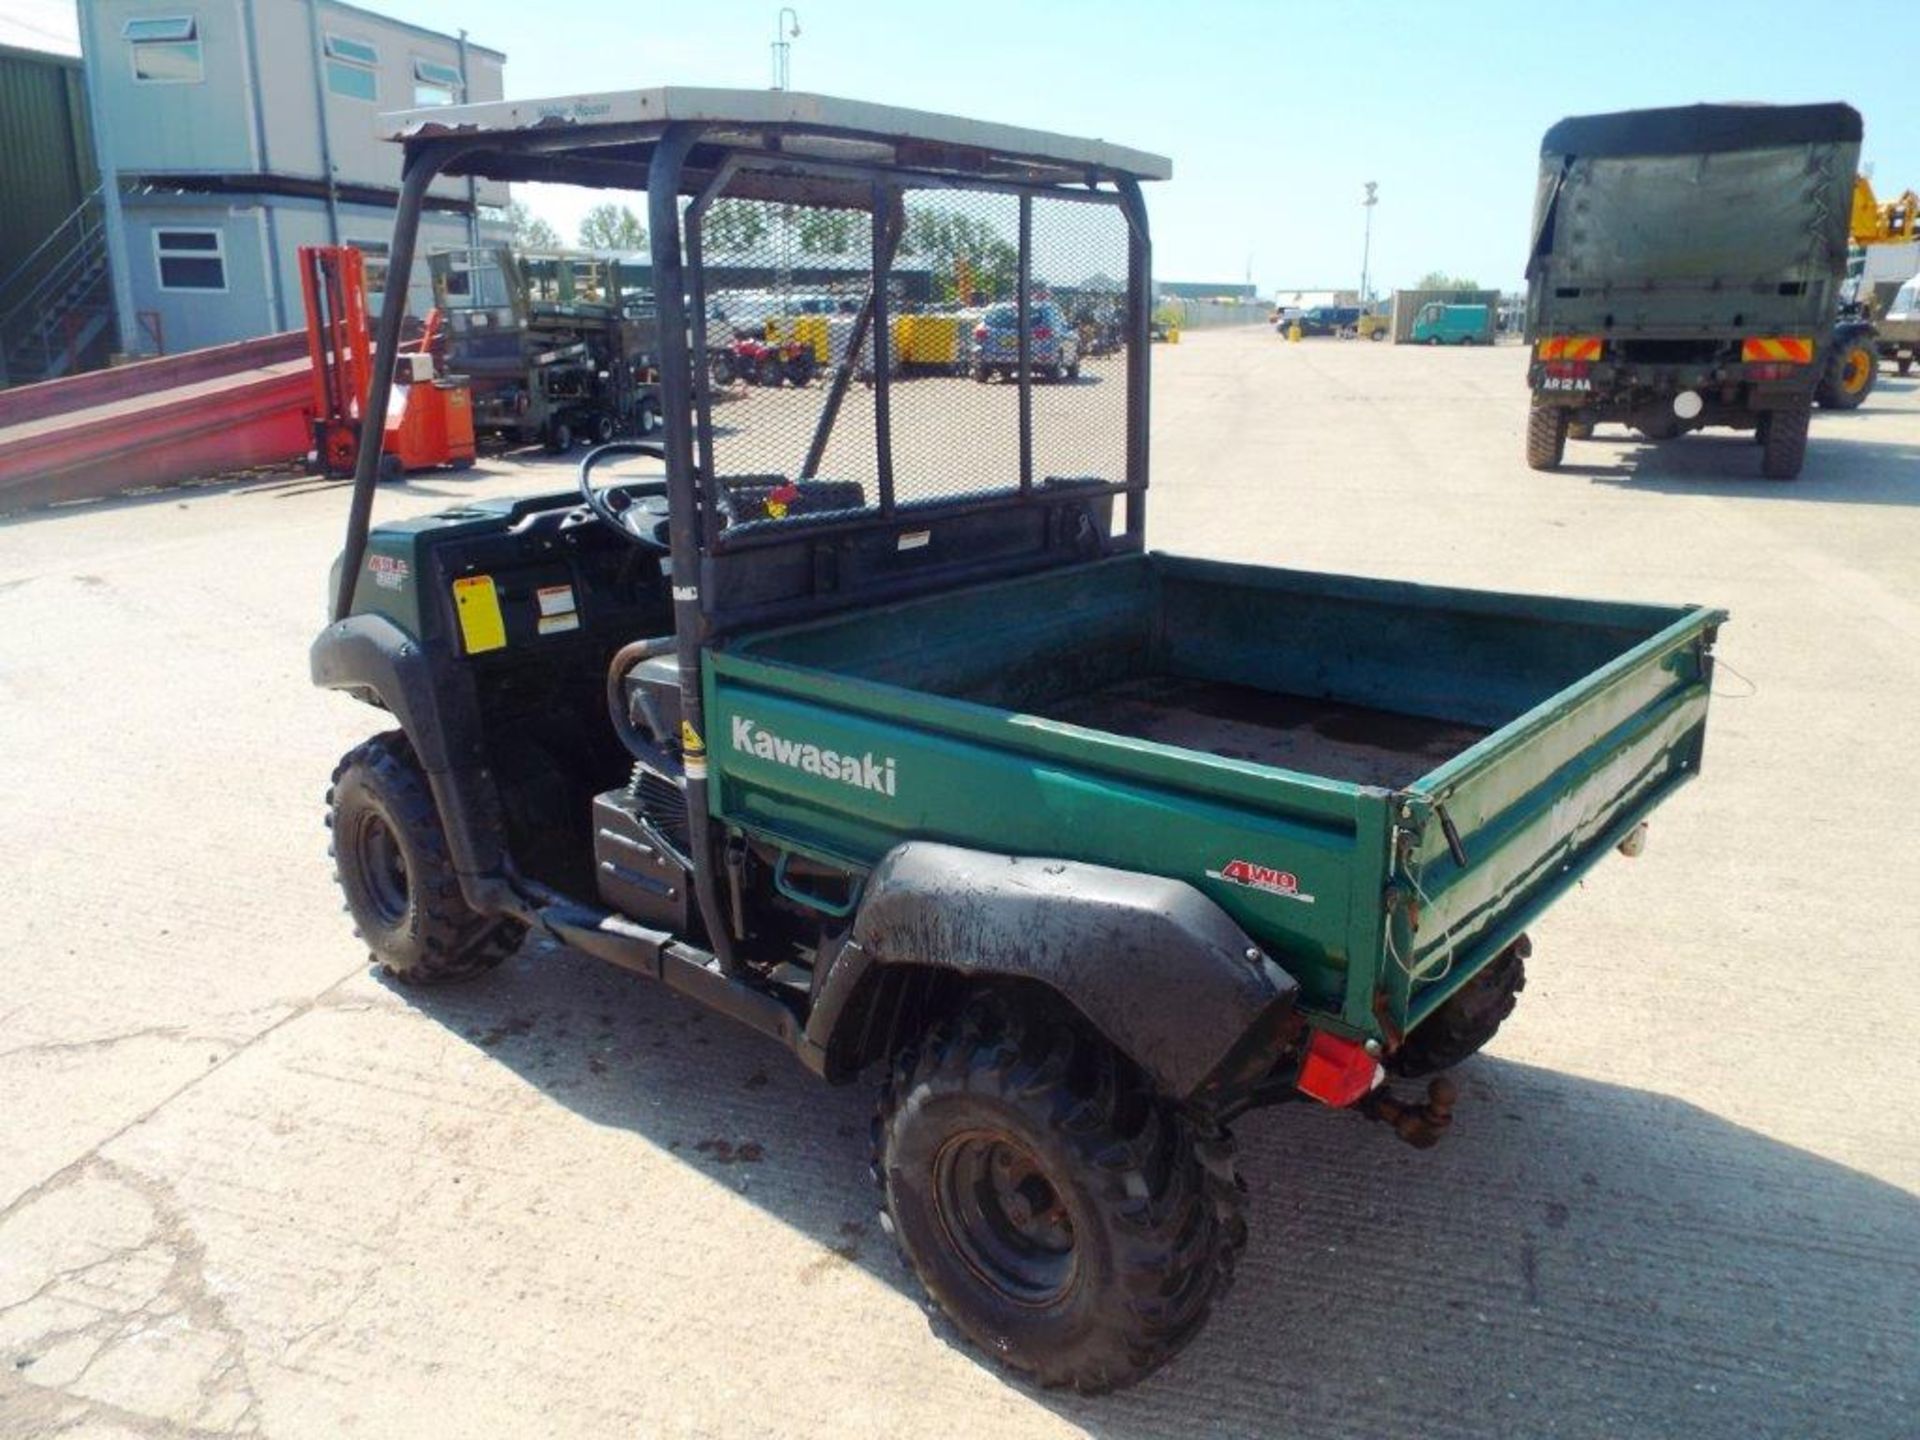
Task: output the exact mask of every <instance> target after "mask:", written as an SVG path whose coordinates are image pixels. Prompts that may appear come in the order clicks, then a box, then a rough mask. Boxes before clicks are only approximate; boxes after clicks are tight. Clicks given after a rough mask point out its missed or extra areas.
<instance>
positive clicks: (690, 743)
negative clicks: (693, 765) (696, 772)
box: [680, 720, 707, 760]
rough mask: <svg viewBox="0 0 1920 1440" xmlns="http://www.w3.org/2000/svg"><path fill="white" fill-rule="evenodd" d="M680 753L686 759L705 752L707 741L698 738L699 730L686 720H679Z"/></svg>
mask: <svg viewBox="0 0 1920 1440" xmlns="http://www.w3.org/2000/svg"><path fill="white" fill-rule="evenodd" d="M680 753H681V754H682V755H683V756H684V757H685V758H686V759H688V760H692V759H693V758H694V757H695V756H705V755H706V753H707V742H706V741H704V740H702V739H701V738H700V732H699V731H698V730H696V729H694V728H693V724H692V722H690V721H687V720H682V721H681V722H680Z"/></svg>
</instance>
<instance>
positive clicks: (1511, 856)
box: [1381, 609, 1726, 1029]
mask: <svg viewBox="0 0 1920 1440" xmlns="http://www.w3.org/2000/svg"><path fill="white" fill-rule="evenodd" d="M1725 619H1726V614H1725V612H1723V611H1719V610H1708V609H1694V610H1691V611H1688V612H1686V613H1685V614H1684V615H1683V616H1682V617H1681V618H1680V619H1678V620H1676V621H1675V622H1674V623H1673V624H1671V625H1669V626H1668V627H1666V628H1665V629H1664V630H1662V631H1660V632H1659V633H1658V634H1656V635H1654V636H1652V637H1651V638H1649V639H1648V640H1646V641H1644V642H1643V643H1641V644H1639V645H1637V646H1635V647H1634V648H1633V649H1632V650H1629V651H1628V652H1627V653H1625V654H1624V655H1622V656H1620V657H1619V658H1618V659H1617V660H1614V661H1612V662H1611V663H1609V664H1607V665H1605V666H1603V667H1602V668H1600V669H1599V670H1597V671H1595V672H1594V673H1592V674H1591V675H1589V676H1587V677H1586V678H1585V679H1583V680H1580V681H1579V682H1577V683H1575V684H1573V685H1570V686H1568V687H1567V688H1566V689H1564V690H1562V691H1561V692H1560V693H1559V694H1557V695H1554V696H1553V697H1552V698H1550V699H1549V700H1547V701H1545V702H1544V703H1542V704H1540V705H1538V706H1536V707H1534V709H1532V710H1530V711H1528V712H1527V713H1526V714H1525V715H1522V716H1521V717H1520V718H1519V719H1517V720H1515V721H1513V722H1512V723H1511V724H1509V725H1505V726H1503V727H1501V728H1500V729H1499V730H1496V731H1495V732H1494V733H1493V734H1491V735H1489V736H1488V737H1487V738H1486V739H1484V740H1482V741H1481V742H1480V743H1479V744H1478V745H1475V746H1474V747H1473V748H1472V749H1470V750H1468V751H1466V752H1465V753H1464V754H1462V755H1460V756H1458V757H1457V758H1456V759H1454V760H1452V761H1449V762H1448V763H1447V764H1446V765H1444V766H1442V767H1441V768H1440V769H1438V770H1435V771H1434V772H1433V773H1431V774H1430V775H1427V776H1425V777H1424V778H1422V779H1421V780H1420V781H1418V782H1417V783H1415V784H1414V785H1412V786H1411V787H1409V788H1408V789H1407V790H1406V791H1405V792H1403V793H1401V794H1398V795H1395V796H1394V797H1393V804H1394V814H1395V817H1396V818H1395V826H1396V830H1395V835H1394V845H1395V851H1396V861H1395V863H1394V865H1393V867H1392V875H1393V881H1392V886H1391V887H1390V891H1389V901H1390V905H1391V913H1390V916H1389V920H1388V923H1387V926H1386V930H1385V937H1384V945H1385V949H1386V951H1387V953H1386V955H1385V956H1384V957H1383V959H1384V961H1385V963H1384V965H1383V966H1382V970H1381V973H1382V975H1383V976H1384V979H1385V985H1386V990H1387V998H1388V1007H1389V1011H1390V1014H1391V1017H1392V1019H1393V1021H1394V1023H1395V1024H1396V1025H1398V1026H1399V1027H1401V1028H1403V1029H1410V1028H1411V1027H1412V1026H1414V1025H1416V1024H1418V1023H1419V1022H1420V1021H1421V1020H1422V1019H1424V1018H1425V1017H1426V1016H1427V1015H1428V1014H1429V1013H1431V1011H1432V1010H1433V1008H1434V1007H1435V1006H1437V1005H1438V1004H1439V1003H1440V1002H1441V1001H1442V1000H1444V999H1446V997H1447V996H1448V995H1450V994H1452V993H1453V991H1454V990H1456V989H1457V988H1458V987H1459V986H1460V985H1462V984H1463V983H1465V982H1466V981H1467V980H1468V979H1469V978H1471V976H1472V975H1473V974H1474V973H1475V972H1476V971H1477V970H1479V969H1480V967H1481V966H1483V965H1485V964H1486V962H1487V961H1488V960H1490V959H1492V958H1493V956H1495V955H1496V954H1498V953H1499V952H1500V950H1501V949H1502V948H1504V947H1505V946H1506V945H1508V944H1509V943H1510V942H1511V941H1512V940H1513V939H1514V937H1516V936H1517V935H1518V934H1519V933H1520V932H1521V931H1522V930H1524V929H1525V928H1526V927H1527V925H1528V924H1529V923H1530V922H1531V921H1532V920H1533V918H1534V917H1535V916H1536V915H1538V914H1539V913H1540V911H1541V910H1543V909H1544V908H1545V907H1546V906H1547V905H1548V904H1550V903H1551V902H1552V901H1553V900H1554V899H1555V897H1557V896H1558V895H1560V894H1561V893H1562V892H1563V891H1565V890H1566V889H1567V888H1568V887H1569V886H1571V885H1572V884H1573V883H1574V882H1575V881H1576V880H1578V879H1579V878H1580V876H1581V875H1582V874H1583V873H1585V871H1586V870H1587V869H1588V868H1589V867H1590V866H1591V865H1593V864H1594V862H1595V861H1597V860H1599V859H1600V858H1601V857H1602V856H1604V855H1605V854H1606V853H1607V852H1608V850H1610V849H1611V848H1612V847H1613V846H1614V845H1616V844H1618V843H1619V841H1620V840H1621V839H1622V838H1624V837H1625V836H1626V835H1627V834H1628V833H1629V832H1631V831H1632V829H1633V827H1634V826H1636V825H1637V824H1639V823H1640V821H1641V820H1643V819H1644V818H1645V817H1646V815H1647V814H1648V812H1650V811H1651V810H1652V809H1653V808H1654V807H1655V806H1657V805H1658V804H1659V803H1660V802H1661V801H1662V800H1664V799H1665V798H1666V797H1667V795H1668V794H1670V793H1671V792H1672V791H1673V790H1674V789H1676V788H1677V787H1678V786H1680V785H1681V784H1683V783H1685V782H1686V781H1687V780H1689V779H1691V778H1692V777H1693V776H1694V775H1695V774H1696V773H1697V772H1698V770H1699V768H1700V757H1701V751H1702V748H1703V744H1704V740H1705V733H1706V720H1707V696H1708V691H1709V689H1710V688H1711V685H1712V678H1713V658H1712V655H1713V640H1714V636H1715V634H1716V632H1717V630H1718V628H1719V626H1720V623H1721V622H1722V621H1724V620H1725ZM1446 821H1450V822H1451V824H1452V828H1453V830H1454V833H1455V835H1456V836H1457V839H1458V852H1459V853H1458V854H1456V847H1455V846H1454V845H1453V844H1452V843H1450V841H1449V838H1448V836H1447V833H1446V824H1445V822H1446ZM1463 858H1464V863H1462V859H1463Z"/></svg>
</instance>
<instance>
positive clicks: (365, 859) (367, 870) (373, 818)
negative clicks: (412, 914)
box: [353, 811, 409, 930]
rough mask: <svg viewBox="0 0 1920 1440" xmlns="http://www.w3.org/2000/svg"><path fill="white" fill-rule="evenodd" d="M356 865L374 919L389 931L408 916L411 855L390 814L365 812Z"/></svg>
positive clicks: (356, 832) (355, 848) (358, 827)
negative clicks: (407, 853) (406, 851)
mask: <svg viewBox="0 0 1920 1440" xmlns="http://www.w3.org/2000/svg"><path fill="white" fill-rule="evenodd" d="M353 857H354V867H355V869H356V870H357V871H358V872H359V879H360V891H361V893H362V894H363V895H365V896H366V897H367V904H368V905H369V906H370V907H371V908H372V910H373V918H374V919H375V920H377V921H378V923H379V924H381V925H383V926H384V927H386V928H387V929H389V930H392V929H395V928H397V927H398V926H399V925H400V923H401V922H402V921H404V920H405V919H406V918H407V897H408V893H409V891H408V885H407V857H406V854H405V852H404V851H402V850H401V848H400V837H399V836H397V835H395V834H394V833H393V827H392V826H390V825H389V824H387V820H386V817H385V816H384V815H381V814H378V813H377V812H374V811H368V812H367V813H365V814H363V815H362V816H361V817H360V819H359V821H358V823H357V824H356V826H355V829H354V843H353Z"/></svg>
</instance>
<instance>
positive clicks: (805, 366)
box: [787, 350, 818, 389]
mask: <svg viewBox="0 0 1920 1440" xmlns="http://www.w3.org/2000/svg"><path fill="white" fill-rule="evenodd" d="M817 364H818V362H817V361H816V360H815V359H814V356H813V351H811V350H801V351H797V352H796V353H795V354H793V355H792V356H790V357H789V358H788V360H787V381H788V383H789V384H791V385H792V386H793V387H794V388H795V389H800V388H803V387H805V386H807V385H810V384H812V383H813V375H814V370H815V368H816V366H817Z"/></svg>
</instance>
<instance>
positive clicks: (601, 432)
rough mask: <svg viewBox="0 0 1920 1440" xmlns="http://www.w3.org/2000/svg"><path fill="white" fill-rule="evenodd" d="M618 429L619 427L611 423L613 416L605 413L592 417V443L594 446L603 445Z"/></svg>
mask: <svg viewBox="0 0 1920 1440" xmlns="http://www.w3.org/2000/svg"><path fill="white" fill-rule="evenodd" d="M618 429H619V426H617V425H615V424H614V422H613V416H611V415H608V414H605V413H602V414H599V415H595V416H594V417H593V443H594V444H596V445H605V444H606V443H607V442H608V441H610V440H611V439H613V437H614V434H615V433H616V432H617V431H618Z"/></svg>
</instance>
